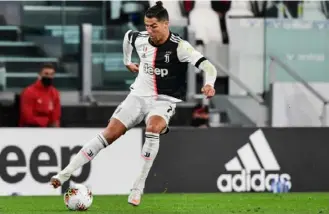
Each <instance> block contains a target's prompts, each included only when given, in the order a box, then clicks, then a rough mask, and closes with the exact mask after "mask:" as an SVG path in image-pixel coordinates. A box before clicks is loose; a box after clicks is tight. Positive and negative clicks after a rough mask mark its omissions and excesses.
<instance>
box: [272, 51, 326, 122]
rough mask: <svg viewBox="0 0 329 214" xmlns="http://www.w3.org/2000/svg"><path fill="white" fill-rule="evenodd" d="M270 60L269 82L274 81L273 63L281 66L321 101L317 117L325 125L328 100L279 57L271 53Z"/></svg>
mask: <svg viewBox="0 0 329 214" xmlns="http://www.w3.org/2000/svg"><path fill="white" fill-rule="evenodd" d="M270 59H271V62H270V70H269V73H270V83H274V82H275V72H274V70H275V69H273V68H274V67H273V65H274V63H277V64H278V65H279V66H280V67H281V68H283V69H284V70H285V71H286V72H287V73H288V74H289V75H290V76H291V77H292V78H294V79H295V80H296V81H297V82H300V83H302V84H303V86H304V87H305V88H306V89H307V90H308V91H309V92H311V93H312V94H313V95H314V96H315V97H317V98H318V99H319V100H321V102H322V103H323V107H322V112H321V115H320V116H319V119H320V121H321V125H322V126H326V121H327V104H328V103H329V100H328V99H327V98H325V97H324V96H322V95H321V94H320V93H319V92H318V91H316V90H315V89H314V88H313V87H312V86H311V85H310V84H308V82H307V81H305V80H304V79H303V78H302V77H301V76H300V75H299V74H298V73H297V72H296V71H295V70H294V69H292V68H291V67H289V66H288V65H286V64H285V63H284V62H282V60H281V59H279V58H278V57H276V56H273V55H271V56H270Z"/></svg>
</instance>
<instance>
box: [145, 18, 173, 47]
mask: <svg viewBox="0 0 329 214" xmlns="http://www.w3.org/2000/svg"><path fill="white" fill-rule="evenodd" d="M144 23H145V28H146V30H147V32H148V33H149V35H150V38H151V40H152V41H153V42H154V43H157V42H159V41H160V40H162V39H163V37H164V36H165V35H166V31H168V21H159V20H158V19H157V18H147V17H145V18H144Z"/></svg>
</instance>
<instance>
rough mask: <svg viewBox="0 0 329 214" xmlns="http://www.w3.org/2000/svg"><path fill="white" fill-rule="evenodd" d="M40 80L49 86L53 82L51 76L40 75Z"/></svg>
mask: <svg viewBox="0 0 329 214" xmlns="http://www.w3.org/2000/svg"><path fill="white" fill-rule="evenodd" d="M41 82H42V84H43V85H44V86H45V87H48V86H51V85H52V84H53V78H49V77H42V78H41Z"/></svg>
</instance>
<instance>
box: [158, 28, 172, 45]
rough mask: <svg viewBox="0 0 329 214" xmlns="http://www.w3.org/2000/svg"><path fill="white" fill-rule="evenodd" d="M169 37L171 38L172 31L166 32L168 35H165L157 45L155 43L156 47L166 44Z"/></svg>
mask: <svg viewBox="0 0 329 214" xmlns="http://www.w3.org/2000/svg"><path fill="white" fill-rule="evenodd" d="M169 36H170V31H168V32H166V35H164V36H163V37H162V39H160V40H159V41H158V42H157V43H154V45H156V46H160V45H162V44H164V43H166V42H167V41H168V39H169Z"/></svg>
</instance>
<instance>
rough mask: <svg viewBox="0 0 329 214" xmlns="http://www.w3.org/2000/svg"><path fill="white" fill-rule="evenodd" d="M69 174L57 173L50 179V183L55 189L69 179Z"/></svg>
mask: <svg viewBox="0 0 329 214" xmlns="http://www.w3.org/2000/svg"><path fill="white" fill-rule="evenodd" d="M70 177H71V175H69V174H61V173H58V174H57V175H54V176H53V177H51V179H50V184H51V185H52V186H53V187H54V188H55V189H56V188H58V187H60V186H62V185H63V183H64V182H65V181H67V180H69V179H70Z"/></svg>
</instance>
